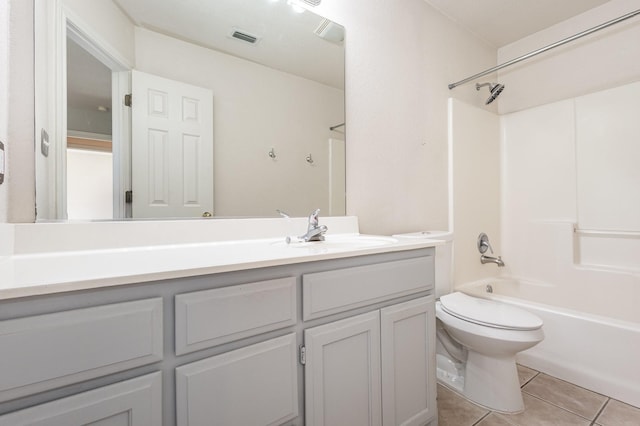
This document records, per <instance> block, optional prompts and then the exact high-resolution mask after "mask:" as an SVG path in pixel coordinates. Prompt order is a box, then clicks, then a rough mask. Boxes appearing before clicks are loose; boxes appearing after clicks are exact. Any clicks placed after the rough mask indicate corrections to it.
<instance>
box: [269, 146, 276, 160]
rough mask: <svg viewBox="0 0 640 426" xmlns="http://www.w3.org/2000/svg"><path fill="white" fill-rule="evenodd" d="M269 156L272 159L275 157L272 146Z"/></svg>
mask: <svg viewBox="0 0 640 426" xmlns="http://www.w3.org/2000/svg"><path fill="white" fill-rule="evenodd" d="M269 157H271V158H272V159H274V160H275V159H276V152H275V151H274V149H273V148H271V151H269Z"/></svg>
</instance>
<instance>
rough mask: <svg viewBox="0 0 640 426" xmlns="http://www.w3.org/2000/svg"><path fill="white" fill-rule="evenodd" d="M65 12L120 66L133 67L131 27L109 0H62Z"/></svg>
mask: <svg viewBox="0 0 640 426" xmlns="http://www.w3.org/2000/svg"><path fill="white" fill-rule="evenodd" d="M62 3H63V5H64V8H65V11H66V12H67V13H68V15H69V17H70V18H71V19H72V21H74V22H76V23H77V24H78V25H79V26H80V27H81V29H82V28H91V30H92V32H93V34H92V35H93V37H94V38H96V39H98V40H97V41H99V42H100V44H101V45H103V46H105V45H108V46H109V47H110V53H111V54H112V55H114V56H115V57H116V59H118V60H120V62H122V63H128V64H132V65H133V64H135V45H134V43H133V38H134V28H135V27H134V25H133V23H132V22H131V20H129V18H128V17H127V16H126V15H125V14H124V13H122V11H121V10H120V8H118V7H117V6H116V5H115V3H113V2H112V1H111V0H91V1H87V0H62Z"/></svg>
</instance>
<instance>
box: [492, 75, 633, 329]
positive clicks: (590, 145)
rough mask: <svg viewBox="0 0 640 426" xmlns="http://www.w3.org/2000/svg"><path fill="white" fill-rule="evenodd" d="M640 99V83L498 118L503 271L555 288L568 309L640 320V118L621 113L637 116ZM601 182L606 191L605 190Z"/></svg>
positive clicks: (559, 298) (562, 303)
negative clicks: (639, 128)
mask: <svg viewBox="0 0 640 426" xmlns="http://www.w3.org/2000/svg"><path fill="white" fill-rule="evenodd" d="M612 94H618V95H619V96H617V97H612V96H611V95H612ZM634 94H635V95H634ZM639 94H640V83H634V84H632V85H626V86H623V87H620V88H617V89H613V90H612V89H610V90H608V91H606V92H598V93H593V94H588V95H585V96H582V97H578V98H574V99H568V100H564V101H560V102H555V103H552V104H548V105H544V106H541V107H537V108H531V109H528V110H525V111H520V112H517V113H512V114H508V115H506V116H503V117H502V128H503V161H504V169H503V176H502V179H503V182H504V192H503V222H502V235H503V249H504V257H505V259H507V268H505V269H506V270H507V271H506V272H507V274H508V275H512V276H515V277H517V278H522V279H526V280H532V281H540V282H545V283H548V284H552V285H554V286H556V290H555V292H556V297H557V301H558V303H559V304H561V305H562V306H565V307H567V308H572V309H577V310H581V311H587V312H592V313H595V314H601V315H607V316H613V317H617V318H621V319H626V320H630V321H636V322H637V321H639V320H640V316H638V309H637V307H638V306H639V305H640V276H639V275H638V272H640V263H639V262H638V259H640V223H638V218H639V217H640V199H639V194H640V193H639V192H638V187H639V184H638V182H639V180H640V168H638V167H637V160H638V158H640V157H639V152H638V148H637V134H638V133H637V119H636V120H633V121H632V122H625V123H620V121H619V118H620V116H621V114H619V113H620V111H640V96H639ZM625 95H629V96H625ZM636 117H637V116H636ZM541 123H544V125H541ZM595 127H597V128H599V130H598V131H597V132H596V131H594V128H595ZM602 135H606V136H605V137H601V138H598V136H602ZM625 145H630V146H629V147H625ZM594 152H596V153H597V154H596V155H595V156H594ZM612 159H613V161H608V160H612ZM612 179H613V180H615V183H613V184H612ZM599 182H604V183H609V184H610V185H606V189H605V191H604V193H602V192H600V191H599V189H598V186H599ZM594 185H595V186H594ZM594 197H597V200H595V199H594ZM574 225H575V226H576V227H577V228H578V229H580V228H585V227H586V228H587V229H589V230H591V231H593V230H595V231H600V232H602V231H604V233H603V234H597V235H594V234H589V233H582V232H578V233H574ZM608 230H618V231H624V233H622V234H616V232H610V231H608ZM633 233H635V236H634V234H633ZM607 301H611V303H607Z"/></svg>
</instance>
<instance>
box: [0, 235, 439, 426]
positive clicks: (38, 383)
mask: <svg viewBox="0 0 640 426" xmlns="http://www.w3.org/2000/svg"><path fill="white" fill-rule="evenodd" d="M433 252H434V250H433V248H418V249H411V250H406V251H397V252H388V253H376V254H370V255H360V256H344V257H342V258H335V259H326V260H317V261H310V262H301V263H292V264H287V265H279V266H268V267H262V268H254V269H247V270H237V271H229V272H220V273H216V274H210V275H200V276H193V277H185V278H173V279H168V280H162V281H157V282H148V283H137V284H136V283H133V284H131V285H120V286H113V287H104V288H96V289H91V290H85V291H76V292H70V293H61V294H51V295H45V296H38V297H31V298H23V299H14V300H0V360H1V362H0V426H5V425H6V426H9V425H11V426H14V425H65V426H66V425H74V426H75V425H89V424H90V425H100V426H108V425H109V426H110V425H135V426H143V425H144V426H147V425H148V426H160V425H162V426H176V425H177V426H198V425H224V426H235V425H242V426H247V425H256V426H266V425H286V426H304V425H309V426H311V425H327V426H339V425H349V426H352V425H385V426H387V425H426V424H430V422H432V423H431V424H435V419H436V417H435V415H436V410H435V375H434V365H433V364H434V362H435V354H434V348H433V344H434V342H435V332H434V321H435V315H434V308H433V306H434V301H433V287H434V270H433V268H434V264H433ZM305 358H306V359H305Z"/></svg>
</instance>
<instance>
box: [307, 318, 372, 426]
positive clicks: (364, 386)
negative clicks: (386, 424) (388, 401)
mask: <svg viewBox="0 0 640 426" xmlns="http://www.w3.org/2000/svg"><path fill="white" fill-rule="evenodd" d="M304 341H305V347H306V356H307V359H306V365H305V411H306V414H305V419H306V423H305V424H306V426H320V425H322V426H374V425H381V423H382V422H381V393H380V392H381V390H380V314H379V311H374V312H370V313H367V314H363V315H358V316H356V317H352V318H347V319H345V320H341V321H336V322H333V323H330V324H326V325H322V326H319V327H314V328H310V329H307V330H305V332H304Z"/></svg>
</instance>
